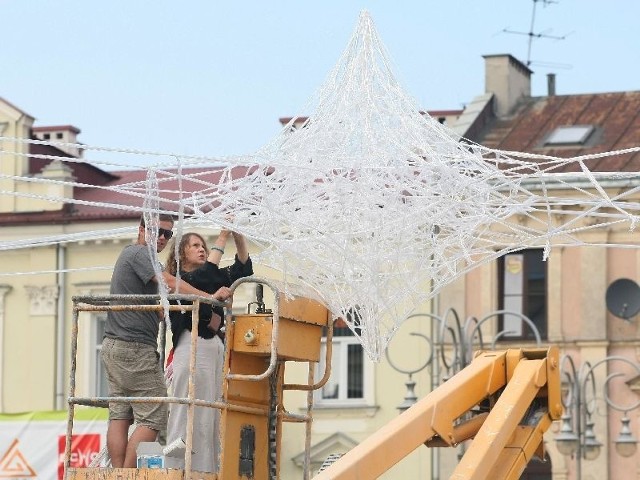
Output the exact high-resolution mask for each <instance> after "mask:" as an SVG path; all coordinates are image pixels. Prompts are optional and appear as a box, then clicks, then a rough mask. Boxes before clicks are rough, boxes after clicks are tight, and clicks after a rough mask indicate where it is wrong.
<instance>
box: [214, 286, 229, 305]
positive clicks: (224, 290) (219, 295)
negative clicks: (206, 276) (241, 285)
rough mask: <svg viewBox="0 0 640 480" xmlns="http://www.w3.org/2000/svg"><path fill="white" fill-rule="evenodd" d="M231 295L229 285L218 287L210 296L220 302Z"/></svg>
mask: <svg viewBox="0 0 640 480" xmlns="http://www.w3.org/2000/svg"><path fill="white" fill-rule="evenodd" d="M232 296H233V292H232V291H231V289H230V288H229V287H220V288H219V289H218V290H216V291H215V293H214V294H213V295H211V297H212V298H213V299H214V300H218V301H220V302H226V301H227V300H229V299H230V298H231V297H232Z"/></svg>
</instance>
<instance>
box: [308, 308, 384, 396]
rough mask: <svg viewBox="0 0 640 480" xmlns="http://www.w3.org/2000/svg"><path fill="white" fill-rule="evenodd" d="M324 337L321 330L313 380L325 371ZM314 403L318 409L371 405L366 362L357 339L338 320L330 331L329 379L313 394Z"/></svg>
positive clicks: (370, 369) (370, 376) (370, 370)
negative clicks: (316, 366)
mask: <svg viewBox="0 0 640 480" xmlns="http://www.w3.org/2000/svg"><path fill="white" fill-rule="evenodd" d="M326 333H327V332H326V329H325V332H324V335H323V338H322V347H321V352H320V362H319V365H318V374H317V378H319V377H320V376H321V375H322V374H323V373H324V371H325V357H326V348H327V344H326V342H327V338H326ZM315 402H316V404H317V405H322V406H349V405H372V404H373V367H372V365H371V362H368V361H367V359H366V356H365V352H364V350H363V348H362V345H361V344H360V342H359V340H358V338H357V337H356V336H355V335H354V333H353V332H352V331H351V330H350V329H349V327H348V326H347V324H346V323H345V322H344V320H342V319H340V318H338V319H337V320H336V321H335V322H334V327H333V342H332V352H331V376H330V377H329V380H328V381H327V383H326V384H325V385H324V386H323V387H322V388H321V389H319V390H317V391H316V394H315Z"/></svg>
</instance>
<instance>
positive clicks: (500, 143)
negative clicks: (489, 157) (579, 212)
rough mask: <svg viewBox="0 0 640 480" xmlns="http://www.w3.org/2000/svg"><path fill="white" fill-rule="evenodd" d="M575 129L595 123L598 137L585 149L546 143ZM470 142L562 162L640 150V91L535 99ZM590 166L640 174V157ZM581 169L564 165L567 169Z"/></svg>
mask: <svg viewBox="0 0 640 480" xmlns="http://www.w3.org/2000/svg"><path fill="white" fill-rule="evenodd" d="M572 125H593V126H594V127H595V130H594V133H593V134H592V137H593V138H591V139H590V140H589V141H587V142H586V143H585V144H584V145H582V146H576V145H567V146H553V147H551V146H548V145H545V143H544V142H545V140H546V139H547V137H548V136H549V134H551V132H553V131H554V130H555V129H556V128H558V127H563V126H572ZM470 140H473V141H474V142H476V143H480V144H482V145H484V146H486V147H489V148H495V149H499V150H509V151H518V152H529V153H537V154H543V155H551V156H555V157H562V158H567V157H576V156H580V155H590V154H594V153H602V152H608V151H613V150H624V149H627V148H631V147H638V146H640V91H638V92H617V93H598V94H584V95H558V96H550V97H535V98H529V99H526V100H524V101H522V102H521V104H520V105H519V107H518V108H517V110H516V111H515V113H514V114H513V115H510V116H509V117H508V118H494V119H493V120H491V121H489V123H488V125H487V126H486V127H485V128H484V129H483V130H482V131H481V132H480V133H479V135H477V136H476V137H475V138H471V139H470ZM587 166H588V167H589V168H590V169H591V170H592V171H600V172H609V171H616V172H618V171H621V172H640V153H632V154H624V155H617V156H608V157H604V158H602V159H595V160H590V161H588V162H587ZM576 169H577V166H574V167H563V170H561V171H571V170H576ZM556 171H560V170H556Z"/></svg>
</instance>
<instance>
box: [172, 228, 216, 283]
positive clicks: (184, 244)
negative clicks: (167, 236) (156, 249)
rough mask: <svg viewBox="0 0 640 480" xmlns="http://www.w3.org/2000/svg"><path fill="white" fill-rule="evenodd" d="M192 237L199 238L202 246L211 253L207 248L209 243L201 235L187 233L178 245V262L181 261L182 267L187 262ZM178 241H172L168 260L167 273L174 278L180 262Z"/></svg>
mask: <svg viewBox="0 0 640 480" xmlns="http://www.w3.org/2000/svg"><path fill="white" fill-rule="evenodd" d="M191 237H198V238H199V239H200V240H201V241H202V245H204V249H205V250H206V251H207V254H208V252H209V249H208V248H207V242H206V240H205V239H204V237H203V236H202V235H200V234H199V233H194V232H190V233H185V234H184V235H183V236H182V238H181V239H180V243H179V244H178V260H180V265H182V264H183V263H184V261H185V250H186V249H187V245H189V242H190V241H191ZM176 240H177V239H174V240H172V241H171V248H170V249H169V257H168V258H167V272H169V273H170V274H171V275H173V276H174V277H175V276H176V273H177V272H178V260H176V244H175V242H176Z"/></svg>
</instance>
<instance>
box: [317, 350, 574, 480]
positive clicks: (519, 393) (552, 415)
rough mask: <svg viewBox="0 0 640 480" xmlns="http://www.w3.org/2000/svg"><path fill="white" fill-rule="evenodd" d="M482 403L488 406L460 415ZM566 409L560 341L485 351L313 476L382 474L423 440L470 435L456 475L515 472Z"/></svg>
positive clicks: (339, 479)
mask: <svg viewBox="0 0 640 480" xmlns="http://www.w3.org/2000/svg"><path fill="white" fill-rule="evenodd" d="M481 403H482V404H487V405H488V408H489V412H488V413H481V414H479V415H477V416H475V417H472V418H471V419H469V420H467V421H464V422H463V421H462V419H463V416H464V415H465V414H468V412H470V411H471V410H472V409H473V408H474V407H478V406H479V405H480V404H481ZM561 414H562V404H561V401H560V374H559V369H558V350H557V348H556V347H551V348H549V349H527V350H520V349H514V350H506V351H495V352H484V353H481V354H479V355H478V356H477V357H476V358H475V359H474V360H473V362H472V363H471V364H470V365H469V366H468V367H467V368H465V369H464V370H462V371H461V372H459V373H458V374H457V375H455V376H454V377H452V378H451V379H449V380H448V381H447V382H446V383H444V384H442V385H441V386H440V387H438V388H437V389H435V390H434V391H432V392H431V393H430V394H429V395H427V396H426V397H425V398H423V399H422V400H421V401H419V402H418V403H416V404H415V405H414V406H412V407H411V408H409V409H408V410H407V411H406V412H404V413H403V414H402V415H399V416H398V417H397V418H396V419H394V420H393V421H392V422H390V423H388V424H387V425H385V426H384V427H383V428H381V429H380V430H378V431H377V432H376V433H375V434H373V435H372V436H371V437H369V438H368V439H367V440H365V441H364V442H362V443H360V444H359V445H357V446H356V447H355V448H353V449H352V450H351V451H349V452H348V453H346V454H345V455H344V456H343V457H342V458H340V459H339V460H338V461H336V462H335V463H334V464H333V465H331V466H330V467H328V468H327V469H326V470H324V471H322V472H320V473H319V474H318V475H317V476H315V477H314V480H329V479H331V480H351V479H353V480H356V479H365V478H370V479H373V478H377V477H378V476H380V475H381V474H383V473H384V472H385V471H387V470H388V469H389V468H391V467H392V466H393V465H395V464H396V463H397V462H398V461H400V460H401V459H403V458H404V457H406V456H407V455H408V454H410V453H411V452H412V451H413V450H415V449H416V448H418V447H419V446H421V445H422V444H424V443H427V442H429V443H428V444H429V445H448V446H454V445H457V444H458V443H459V442H461V441H464V440H467V439H469V438H473V441H472V442H471V445H470V446H469V447H468V449H467V451H466V453H465V455H464V457H463V458H462V460H461V461H460V463H459V464H458V466H457V468H456V470H455V472H454V473H453V475H452V476H451V478H452V479H456V480H462V479H474V480H480V479H492V480H493V479H517V478H519V477H520V474H521V473H522V471H523V470H524V468H525V467H526V465H527V463H528V462H529V460H531V458H532V456H533V454H534V453H538V454H540V453H541V452H542V435H543V434H544V432H545V431H546V430H547V429H548V428H549V425H550V424H551V421H552V420H556V419H559V418H560V415H561Z"/></svg>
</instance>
